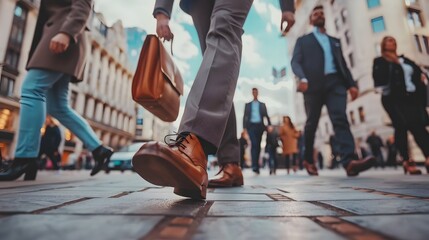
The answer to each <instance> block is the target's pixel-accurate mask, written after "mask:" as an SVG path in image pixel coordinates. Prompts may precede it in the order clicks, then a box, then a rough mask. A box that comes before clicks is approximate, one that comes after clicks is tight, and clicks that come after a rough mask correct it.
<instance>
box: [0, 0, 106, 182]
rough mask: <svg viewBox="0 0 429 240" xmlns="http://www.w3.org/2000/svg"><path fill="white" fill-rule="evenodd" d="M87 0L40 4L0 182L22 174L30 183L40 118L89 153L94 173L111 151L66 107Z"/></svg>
mask: <svg viewBox="0 0 429 240" xmlns="http://www.w3.org/2000/svg"><path fill="white" fill-rule="evenodd" d="M91 7H92V1H91V0H62V1H55V0H42V1H41V2H40V8H39V15H38V18H37V23H36V30H35V32H34V38H33V43H32V45H31V49H30V54H29V60H28V63H27V70H28V73H27V75H26V77H25V79H24V82H23V84H22V89H21V101H20V104H21V108H20V120H19V129H18V141H17V147H16V151H15V160H14V162H13V164H12V166H11V168H9V169H8V171H6V172H4V173H1V174H0V181H11V180H15V179H17V178H19V177H20V176H21V175H23V174H25V177H24V180H34V179H35V178H36V174H37V163H36V160H37V157H38V155H39V146H40V129H41V127H42V126H43V123H44V122H45V118H46V114H49V115H51V116H53V117H54V118H56V119H58V120H59V121H60V122H61V124H62V125H64V126H65V127H67V128H68V129H69V130H70V131H71V132H73V133H74V134H75V135H76V136H77V137H78V138H79V139H80V140H82V142H83V143H84V144H85V146H86V147H87V148H88V149H89V150H90V151H92V153H93V156H94V159H95V162H96V164H95V166H94V168H93V169H92V171H91V176H93V175H95V174H97V173H98V172H99V171H100V170H101V169H102V167H103V165H104V164H106V163H107V162H108V161H109V158H110V156H111V155H112V154H113V152H112V149H111V148H109V147H106V146H103V145H102V144H101V141H100V140H99V139H98V137H97V135H96V134H95V132H94V131H93V130H92V129H91V127H90V126H89V124H88V123H87V122H86V121H85V119H83V118H82V117H81V116H79V115H78V114H77V113H76V112H75V111H74V110H72V109H71V107H70V106H69V100H68V93H69V83H70V82H79V81H81V80H82V79H83V70H84V67H85V62H86V61H85V60H86V56H87V46H88V44H87V37H86V34H87V29H88V27H87V25H86V22H87V20H88V18H89V15H90V13H91Z"/></svg>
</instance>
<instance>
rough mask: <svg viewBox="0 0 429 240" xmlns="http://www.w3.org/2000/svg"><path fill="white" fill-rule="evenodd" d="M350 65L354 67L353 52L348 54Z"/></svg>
mask: <svg viewBox="0 0 429 240" xmlns="http://www.w3.org/2000/svg"><path fill="white" fill-rule="evenodd" d="M349 61H350V67H352V68H353V67H355V61H354V59H353V53H350V54H349Z"/></svg>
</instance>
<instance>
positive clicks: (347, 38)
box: [344, 30, 350, 45]
mask: <svg viewBox="0 0 429 240" xmlns="http://www.w3.org/2000/svg"><path fill="white" fill-rule="evenodd" d="M344 36H345V37H346V43H347V45H350V32H349V30H347V31H346V32H345V33H344Z"/></svg>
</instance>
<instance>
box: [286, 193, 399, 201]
mask: <svg viewBox="0 0 429 240" xmlns="http://www.w3.org/2000/svg"><path fill="white" fill-rule="evenodd" d="M284 195H285V196H287V197H289V198H292V199H294V200H297V201H323V200H367V199H391V198H392V197H389V196H384V195H380V194H373V193H366V192H358V191H355V192H348V193H344V192H312V193H285V194H284Z"/></svg>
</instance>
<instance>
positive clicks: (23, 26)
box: [0, 0, 40, 158]
mask: <svg viewBox="0 0 429 240" xmlns="http://www.w3.org/2000/svg"><path fill="white" fill-rule="evenodd" d="M39 3H40V1H39V0H21V1H18V0H1V1H0V23H1V25H0V149H1V153H2V156H3V157H6V158H7V156H9V155H10V154H11V153H12V152H13V149H14V147H15V140H14V139H15V138H16V130H17V128H18V120H19V96H20V91H21V83H22V80H23V78H24V77H25V73H26V71H25V65H26V63H27V59H28V52H29V50H30V46H31V42H32V40H33V31H34V28H35V26H36V20H37V15H38V7H39Z"/></svg>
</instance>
